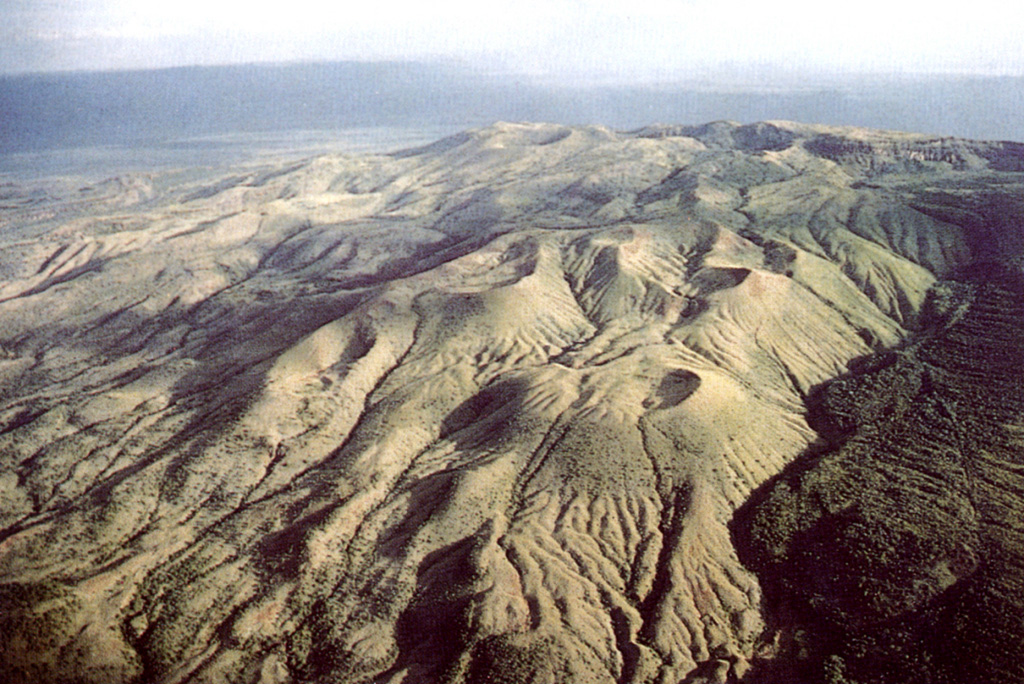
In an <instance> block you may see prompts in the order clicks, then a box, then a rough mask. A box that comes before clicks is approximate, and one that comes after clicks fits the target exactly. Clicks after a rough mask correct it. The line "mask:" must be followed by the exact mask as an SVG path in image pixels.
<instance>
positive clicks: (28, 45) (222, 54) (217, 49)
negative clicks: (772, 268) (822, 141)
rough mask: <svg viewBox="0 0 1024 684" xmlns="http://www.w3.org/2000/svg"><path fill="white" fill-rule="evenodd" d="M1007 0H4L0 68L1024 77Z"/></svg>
mask: <svg viewBox="0 0 1024 684" xmlns="http://www.w3.org/2000/svg"><path fill="white" fill-rule="evenodd" d="M1022 29H1024V3H1013V2H1006V0H971V2H969V3H965V2H963V1H962V0H958V1H957V2H949V1H947V0H933V1H932V2H930V3H922V2H920V0H858V2H856V3H823V2H821V0H775V1H774V2H771V1H768V0H506V1H505V2H498V3H486V2H483V1H481V0H472V1H471V2H463V1H452V0H435V1H434V2H423V1H422V0H416V1H412V0H361V1H359V2H348V1H346V0H333V1H331V2H323V1H322V0H246V1H245V2H235V1H233V0H230V1H225V0H156V1H154V0H0V72H2V73H18V72H26V71H63V70H80V69H96V70H109V69H137V68H155V67H168V66H181V65H194V64H231V63H249V62H287V61H323V60H393V59H398V60H438V59H440V60H453V61H457V62H462V63H466V64H471V65H474V66H475V67H477V68H481V69H487V70H490V71H497V72H513V73H521V74H528V75H532V76H537V77H541V78H553V79H558V78H571V79H591V80H597V81H609V82H633V81H652V82H653V81H670V80H681V79H693V78H699V77H700V76H701V75H702V74H709V75H710V74H713V73H715V72H721V71H722V70H732V71H734V72H737V73H758V72H759V71H764V70H780V69H781V70H791V71H807V70H812V71H814V70H817V71H840V72H886V73H892V72H895V73H911V74H916V73H950V72H956V73H971V74H1000V75H1024V40H1021V38H1020V35H1021V30H1022Z"/></svg>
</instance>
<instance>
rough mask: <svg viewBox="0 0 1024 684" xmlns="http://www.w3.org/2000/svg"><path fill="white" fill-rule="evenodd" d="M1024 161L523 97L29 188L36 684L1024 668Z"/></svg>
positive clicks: (30, 567)
mask: <svg viewBox="0 0 1024 684" xmlns="http://www.w3.org/2000/svg"><path fill="white" fill-rule="evenodd" d="M1022 331H1024V145H1021V144H1015V143H997V142H974V141H966V140H960V139H955V138H936V137H929V136H924V135H911V134H902V133H891V132H881V131H873V130H865V129H853V128H850V129H844V128H827V127H821V126H810V125H802V124H794V123H786V122H772V123H759V124H752V125H739V124H733V123H725V122H719V123H713V124H706V125H703V126H651V127H648V128H645V129H642V130H639V131H634V132H631V133H620V132H614V131H612V130H610V129H606V128H602V127H598V126H592V127H564V126H556V125H544V124H504V123H502V124H495V125H493V126H490V127H487V128H482V129H477V130H473V131H469V132H466V133H463V134H459V135H456V136H454V137H451V138H447V139H444V140H441V141H439V142H437V143H434V144H431V145H429V146H427V147H423V148H419V149H414V150H410V151H405V152H400V153H396V154H390V155H363V156H345V155H328V156H318V157H314V158H310V159H307V160H304V161H297V162H292V163H287V164H285V163H280V164H278V163H269V162H268V163H262V164H253V165H248V166H241V167H238V168H237V169H236V170H235V171H232V172H230V173H225V174H218V175H211V174H210V173H199V172H194V173H192V172H173V173H172V172H159V173H156V172H154V173H152V174H132V175H126V176H122V177H117V178H112V179H110V180H107V181H104V182H102V183H84V184H83V183H81V182H72V181H71V180H70V179H69V180H66V181H48V182H35V183H14V182H11V183H8V184H6V185H4V186H2V187H0V681H2V682H4V683H5V684H56V683H69V684H70V683H76V684H77V683H90V684H129V683H132V684H149V683H153V684H158V683H159V684H172V683H182V684H184V683H196V684H198V683H200V682H202V683H206V682H210V683H213V682H231V683H239V684H241V683H253V684H256V683H259V684H285V683H295V684H300V683H302V684H307V683H308V684H314V683H315V684H328V683H332V684H358V683H370V682H375V683H381V684H385V683H387V684H398V683H403V682H404V683H406V684H435V683H438V684H440V683H451V684H461V683H463V682H465V683H467V684H483V683H485V682H492V683H499V682H500V683H509V684H512V683H520V682H522V683H527V682H529V683H531V684H641V683H651V684H654V683H657V684H677V683H679V682H686V683H690V684H697V683H705V684H711V683H716V684H726V683H727V682H749V683H758V684H767V683H773V684H797V683H799V684H803V683H806V684H818V683H822V684H842V683H844V682H845V683H847V684H855V683H856V684H897V683H898V684H963V683H965V682H1001V683H1004V684H1011V683H1013V682H1024V660H1022V659H1021V657H1020V656H1021V654H1022V653H1024V516H1022V512H1024V364H1022V363H1021V361H1022V360H1024V334H1022Z"/></svg>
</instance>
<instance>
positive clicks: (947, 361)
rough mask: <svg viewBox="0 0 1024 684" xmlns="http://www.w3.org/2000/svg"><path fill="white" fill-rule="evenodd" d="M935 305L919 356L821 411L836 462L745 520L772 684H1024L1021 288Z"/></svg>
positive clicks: (809, 472)
mask: <svg viewBox="0 0 1024 684" xmlns="http://www.w3.org/2000/svg"><path fill="white" fill-rule="evenodd" d="M932 295H933V296H932V299H931V303H932V306H931V307H930V309H929V311H928V314H927V316H926V319H927V320H926V321H925V322H926V324H927V325H928V328H929V329H927V330H926V331H925V332H923V333H922V339H920V340H919V341H917V342H916V343H913V344H910V345H908V346H907V347H906V348H904V349H902V350H899V351H896V352H890V353H886V354H882V355H880V356H878V357H876V358H872V359H870V360H869V361H868V362H867V363H865V364H864V365H863V366H862V367H860V368H858V369H857V370H856V371H855V372H854V373H852V374H850V375H849V376H847V377H844V378H841V379H839V380H836V381H834V382H832V383H830V384H828V385H826V386H825V387H824V388H823V389H822V390H821V391H820V392H819V393H818V394H817V396H814V397H812V417H813V418H814V421H813V422H812V424H813V425H814V427H815V428H816V429H817V430H818V432H819V433H820V434H822V435H823V436H824V438H825V440H826V441H827V444H826V445H824V446H822V447H820V448H818V449H815V450H814V451H815V453H811V454H809V455H807V456H806V457H805V458H803V459H802V460H799V461H797V462H796V463H794V464H793V466H791V467H790V468H788V469H787V470H786V471H785V472H784V473H783V474H782V475H781V476H780V477H779V478H777V479H776V480H774V481H773V482H771V483H770V484H768V485H766V486H765V487H764V488H763V489H762V491H761V492H759V493H758V494H757V495H756V496H755V497H754V499H752V500H751V502H750V503H748V505H747V506H746V507H745V508H744V510H742V511H741V512H740V514H739V516H738V518H737V521H738V522H737V525H736V526H735V527H736V535H737V537H738V541H739V542H740V543H739V544H738V546H739V548H740V549H741V551H744V552H745V558H744V560H745V561H746V562H747V563H748V564H749V565H750V566H751V567H753V568H755V569H756V570H757V571H758V573H759V575H760V576H761V578H762V581H763V583H764V585H765V589H766V594H767V597H768V599H767V600H768V602H769V603H770V604H771V609H770V611H769V618H770V619H772V618H774V620H775V623H776V624H775V626H776V627H777V628H779V630H778V632H777V634H778V637H777V638H779V639H780V640H781V649H782V654H783V658H781V659H780V660H779V661H776V662H775V663H774V664H773V665H771V666H767V665H766V666H763V667H762V668H761V669H760V672H761V675H762V681H780V680H782V681H791V680H795V681H809V682H827V683H828V684H838V683H839V682H850V683H852V682H859V683H864V684H867V683H871V684H883V683H890V682H892V683H895V682H901V683H910V682H921V683H925V682H928V683H936V684H937V683H943V684H945V683H949V684H953V683H954V682H968V681H993V682H1017V681H1024V661H1022V660H1021V659H1020V654H1022V653H1024V520H1022V519H1021V510H1020V502H1021V500H1022V497H1024V448H1022V447H1024V440H1022V436H1024V364H1022V360H1024V335H1022V334H1021V331H1022V330H1024V278H1022V277H1021V276H1020V274H1019V273H1018V272H1016V271H1013V270H1010V269H1008V268H1006V267H1003V266H1001V265H999V264H996V263H992V262H989V263H988V264H987V265H985V266H977V267H975V268H974V269H973V270H972V271H971V272H970V273H967V274H965V276H964V279H963V281H961V282H947V283H943V284H941V285H939V286H937V287H936V288H935V289H934V290H933V293H932ZM779 663H784V665H783V664H779Z"/></svg>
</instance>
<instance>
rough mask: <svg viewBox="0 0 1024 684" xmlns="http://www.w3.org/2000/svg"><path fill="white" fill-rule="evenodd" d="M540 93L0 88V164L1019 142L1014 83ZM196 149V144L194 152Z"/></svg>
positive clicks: (344, 72) (292, 78) (499, 85)
mask: <svg viewBox="0 0 1024 684" xmlns="http://www.w3.org/2000/svg"><path fill="white" fill-rule="evenodd" d="M768 85H770V84H764V85H760V84H752V85H742V84H741V85H735V84H731V83H723V84H722V87H721V88H716V87H715V85H714V83H701V84H687V83H685V82H683V83H679V84H674V85H673V84H666V85H658V86H596V85H595V86H589V85H579V86H572V85H565V84H562V85H557V86H556V85H548V84H544V83H542V82H539V81H534V80H531V79H530V78H529V77H525V76H515V75H489V74H486V73H481V72H479V71H475V70H473V69H472V68H469V67H463V66H455V65H445V64H433V63H416V62H379V63H374V62H366V63H363V62H338V63H308V64H307V63H301V64H284V65H242V66H223V67H181V68H173V69H160V70H153V71H128V72H72V73H54V74H28V75H18V76H2V77H0V155H4V154H11V153H16V152H39V151H44V150H59V149H74V148H81V147H88V146H96V145H123V146H140V145H147V144H148V145H152V144H156V143H169V142H177V143H178V144H182V145H185V147H186V149H187V148H188V145H192V146H199V145H202V144H209V141H208V140H207V141H206V142H205V143H203V142H202V141H198V140H196V139H197V138H210V137H211V136H212V137H216V136H220V135H226V134H237V133H245V132H250V133H251V132H260V131H263V132H267V131H278V132H280V131H300V130H339V129H347V128H356V127H367V126H373V127H387V126H394V127H410V126H424V127H428V128H435V127H438V126H448V127H450V130H452V131H455V130H458V129H463V128H467V127H472V126H480V125H485V124H489V123H491V122H493V121H496V120H542V121H553V122H558V123H563V124H587V123H594V122H601V123H604V124H606V125H609V126H612V127H615V128H619V129H633V128H637V127H640V126H642V125H644V124H646V123H647V122H650V121H652V120H662V121H710V120H715V119H735V120H741V121H757V120H765V119H792V120H802V121H819V122H822V123H830V124H836V125H839V124H844V125H857V126H870V127H875V128H880V127H886V128H894V129H900V130H912V131H920V132H924V133H935V134H945V135H958V136H961V137H972V138H988V139H1015V140H1024V127H1021V126H1020V125H1019V124H1018V123H1017V121H1018V119H1019V117H1017V116H1016V114H1017V113H1018V112H1019V111H1020V110H1021V108H1022V107H1024V78H1011V77H999V78H996V77H991V78H990V77H966V76H922V77H918V78H913V77H904V78H897V77H885V76H879V77H878V78H877V79H874V80H872V79H869V78H866V77H863V76H862V77H857V78H854V77H844V76H839V75H837V76H836V77H834V78H832V79H831V80H829V79H824V78H818V79H816V80H815V82H814V85H811V86H804V85H794V82H793V81H792V80H790V81H788V82H787V84H785V85H783V86H780V87H778V88H775V89H772V88H768V87H765V86H768ZM197 149H198V147H197Z"/></svg>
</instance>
